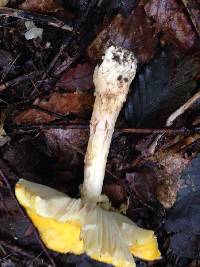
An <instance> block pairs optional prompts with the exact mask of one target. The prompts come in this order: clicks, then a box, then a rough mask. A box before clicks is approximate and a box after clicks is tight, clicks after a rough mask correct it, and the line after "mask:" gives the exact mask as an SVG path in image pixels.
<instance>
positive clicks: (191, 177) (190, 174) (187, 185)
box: [177, 154, 200, 200]
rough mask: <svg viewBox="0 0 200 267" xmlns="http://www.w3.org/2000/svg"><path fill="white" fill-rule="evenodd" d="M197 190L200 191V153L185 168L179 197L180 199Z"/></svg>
mask: <svg viewBox="0 0 200 267" xmlns="http://www.w3.org/2000/svg"><path fill="white" fill-rule="evenodd" d="M196 191H200V154H199V155H198V156H197V157H196V158H194V159H193V160H192V161H191V163H190V164H189V166H188V168H186V169H185V170H184V172H183V174H182V176H181V178H180V190H179V192H178V195H177V199H178V200H180V199H182V198H183V197H186V196H187V195H189V193H191V192H196Z"/></svg>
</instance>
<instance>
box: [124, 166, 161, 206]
mask: <svg viewBox="0 0 200 267" xmlns="http://www.w3.org/2000/svg"><path fill="white" fill-rule="evenodd" d="M126 181H127V183H128V187H129V188H130V189H131V192H133V193H134V194H135V195H136V196H137V197H138V198H139V199H140V200H142V201H143V202H151V201H155V199H156V188H157V177H156V174H155V172H154V170H153V168H152V169H151V168H149V167H142V168H140V169H139V170H137V171H135V172H131V173H126Z"/></svg>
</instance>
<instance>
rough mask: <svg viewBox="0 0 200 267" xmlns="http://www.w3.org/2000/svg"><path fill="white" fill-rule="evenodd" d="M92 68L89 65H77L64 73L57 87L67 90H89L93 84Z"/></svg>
mask: <svg viewBox="0 0 200 267" xmlns="http://www.w3.org/2000/svg"><path fill="white" fill-rule="evenodd" d="M93 73H94V66H92V65H90V64H89V63H83V64H78V65H77V66H76V67H75V68H71V69H70V70H69V71H67V72H66V73H64V74H63V75H62V77H61V79H60V81H59V82H58V83H57V86H59V87H62V88H65V89H67V90H81V91H83V90H89V89H92V88H93V87H94V84H93Z"/></svg>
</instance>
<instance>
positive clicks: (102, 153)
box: [83, 96, 123, 198]
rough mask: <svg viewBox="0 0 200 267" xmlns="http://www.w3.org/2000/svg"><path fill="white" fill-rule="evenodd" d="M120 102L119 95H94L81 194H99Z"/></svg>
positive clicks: (92, 195) (93, 195) (95, 196)
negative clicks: (109, 96)
mask: <svg viewBox="0 0 200 267" xmlns="http://www.w3.org/2000/svg"><path fill="white" fill-rule="evenodd" d="M122 104H123V101H121V97H113V98H112V97H111V98H108V97H101V96H97V97H96V100H95V104H94V110H93V115H92V119H91V123H90V139H89V142H88V148H87V153H86V155H85V169H84V186H83V194H84V195H85V196H87V197H88V198H98V197H99V196H100V195H101V191H102V185H103V180H104V175H105V168H106V162H107V157H108V152H109V148H110V143H111V139H112V135H113V131H114V125H115V122H116V120H117V117H118V115H119V112H120V110H121V107H122Z"/></svg>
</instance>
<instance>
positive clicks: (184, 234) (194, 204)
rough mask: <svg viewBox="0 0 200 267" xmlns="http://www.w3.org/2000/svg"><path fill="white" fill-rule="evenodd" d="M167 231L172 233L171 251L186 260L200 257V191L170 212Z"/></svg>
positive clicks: (184, 199)
mask: <svg viewBox="0 0 200 267" xmlns="http://www.w3.org/2000/svg"><path fill="white" fill-rule="evenodd" d="M165 229H166V230H167V231H168V232H169V233H171V238H170V244H169V250H171V251H172V253H173V254H176V255H178V256H183V257H186V258H199V256H200V253H199V251H200V239H199V234H200V191H197V192H193V193H190V194H189V195H188V196H186V197H184V198H183V199H181V200H180V201H178V202H177V203H176V204H175V206H174V207H173V208H172V210H170V212H169V215H168V217H167V221H166V224H165Z"/></svg>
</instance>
